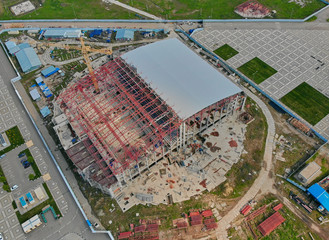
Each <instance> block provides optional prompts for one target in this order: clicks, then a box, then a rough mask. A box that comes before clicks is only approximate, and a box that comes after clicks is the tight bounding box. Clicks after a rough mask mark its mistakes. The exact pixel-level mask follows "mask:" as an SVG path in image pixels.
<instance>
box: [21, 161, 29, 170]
mask: <svg viewBox="0 0 329 240" xmlns="http://www.w3.org/2000/svg"><path fill="white" fill-rule="evenodd" d="M21 164H22V165H23V167H24V168H28V167H29V166H31V163H30V162H29V161H27V159H23V160H21Z"/></svg>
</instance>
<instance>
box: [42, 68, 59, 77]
mask: <svg viewBox="0 0 329 240" xmlns="http://www.w3.org/2000/svg"><path fill="white" fill-rule="evenodd" d="M58 70H59V68H55V67H54V66H50V67H47V68H46V69H43V70H42V71H41V74H42V75H43V76H44V77H49V76H51V75H53V74H54V73H56V72H58Z"/></svg>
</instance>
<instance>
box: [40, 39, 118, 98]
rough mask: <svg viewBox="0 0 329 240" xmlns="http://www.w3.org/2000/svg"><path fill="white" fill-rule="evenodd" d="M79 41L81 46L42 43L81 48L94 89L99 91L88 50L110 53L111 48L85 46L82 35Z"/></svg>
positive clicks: (50, 44)
mask: <svg viewBox="0 0 329 240" xmlns="http://www.w3.org/2000/svg"><path fill="white" fill-rule="evenodd" d="M80 43H81V47H79V46H73V45H67V44H61V43H49V42H47V43H44V44H45V45H47V46H52V47H62V48H64V49H66V50H68V49H76V50H81V52H82V56H83V58H84V59H85V62H86V65H87V68H88V71H89V74H90V76H91V80H92V81H93V84H94V87H95V90H96V92H99V86H98V81H97V79H96V76H95V73H94V69H93V67H92V66H91V61H90V59H89V52H96V53H101V54H107V55H111V54H112V50H111V49H95V48H91V47H90V46H86V45H85V42H84V40H83V37H82V36H81V37H80Z"/></svg>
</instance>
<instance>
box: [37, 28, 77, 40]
mask: <svg viewBox="0 0 329 240" xmlns="http://www.w3.org/2000/svg"><path fill="white" fill-rule="evenodd" d="M43 36H44V37H46V38H48V37H49V38H51V37H54V38H55V37H63V38H76V37H80V36H81V30H78V29H75V30H67V29H47V30H46V31H45V32H44V34H43Z"/></svg>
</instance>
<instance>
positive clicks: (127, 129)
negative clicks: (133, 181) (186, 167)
mask: <svg viewBox="0 0 329 240" xmlns="http://www.w3.org/2000/svg"><path fill="white" fill-rule="evenodd" d="M95 76H96V78H97V81H98V83H99V88H100V92H96V91H95V88H94V85H93V82H92V80H91V77H90V76H89V75H88V76H86V77H84V78H83V79H80V80H79V81H77V82H76V83H74V84H72V85H70V86H69V87H67V89H65V91H63V92H62V93H61V94H60V95H59V96H58V98H57V101H58V102H59V103H60V106H61V108H62V109H63V111H64V112H65V114H66V115H67V116H68V118H69V120H70V122H71V123H72V125H73V124H74V126H76V127H75V128H74V129H75V131H76V132H77V134H78V135H79V137H80V138H81V137H83V136H84V135H86V136H88V138H89V139H90V140H91V142H92V144H90V145H86V147H87V149H88V151H89V152H90V153H91V154H92V155H93V157H94V159H95V160H96V162H97V163H98V165H99V166H100V167H101V169H102V170H103V172H104V173H105V174H106V173H107V174H106V176H107V177H109V176H111V174H112V173H114V174H115V175H116V174H118V173H122V172H123V171H124V170H125V169H127V168H129V167H133V166H135V165H136V164H137V163H138V162H139V161H140V160H142V159H143V158H144V157H147V155H148V154H150V153H153V152H155V153H159V152H161V147H162V146H163V147H165V146H168V145H170V144H173V143H175V142H176V141H177V138H178V136H179V130H178V129H179V126H180V125H181V122H182V120H181V119H180V118H179V117H178V116H177V114H176V113H175V111H173V109H172V108H171V107H170V106H168V105H167V104H166V102H165V101H164V100H163V99H162V98H161V97H160V96H159V95H158V94H157V93H156V92H155V91H154V90H153V89H152V88H151V87H150V86H149V85H148V84H147V83H146V82H145V81H144V80H143V79H142V78H141V77H140V76H139V75H138V74H137V73H136V72H135V71H134V69H132V68H131V67H130V66H129V65H128V64H126V63H125V62H124V61H123V60H122V59H121V58H116V59H114V60H113V61H110V62H108V63H106V64H105V65H103V66H102V67H100V68H99V69H98V71H96V72H95ZM84 142H85V143H87V141H84ZM134 162H135V163H134ZM133 163H134V164H133ZM131 164H133V165H131Z"/></svg>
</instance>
